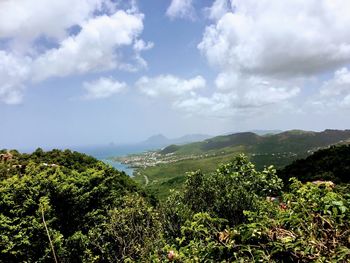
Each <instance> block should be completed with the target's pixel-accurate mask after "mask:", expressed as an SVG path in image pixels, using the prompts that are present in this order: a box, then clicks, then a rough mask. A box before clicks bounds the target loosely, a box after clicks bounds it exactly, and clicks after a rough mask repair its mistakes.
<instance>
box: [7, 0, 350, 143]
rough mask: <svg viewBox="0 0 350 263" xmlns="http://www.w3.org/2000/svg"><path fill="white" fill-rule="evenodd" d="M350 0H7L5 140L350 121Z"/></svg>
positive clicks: (96, 138)
mask: <svg viewBox="0 0 350 263" xmlns="http://www.w3.org/2000/svg"><path fill="white" fill-rule="evenodd" d="M349 14H350V2H349V1H348V0H286V1H280V0H215V1H213V0H212V1H209V0H138V1H137V0H130V1H129V0H124V1H121V0H50V1H47V0H1V1H0V114H1V126H0V127H1V128H0V148H18V149H26V148H36V147H61V148H62V147H69V146H78V145H96V144H108V143H111V142H113V143H116V144H126V143H133V142H137V141H142V140H144V139H146V138H147V137H149V136H152V135H154V134H160V133H161V134H164V135H165V136H167V137H170V138H175V137H179V136H182V135H185V134H194V133H200V134H211V135H217V134H224V133H228V132H238V131H247V130H254V129H279V130H289V129H304V130H316V131H319V130H323V129H327V128H332V129H347V128H349V124H350V118H349V113H350V30H349V28H350V16H349Z"/></svg>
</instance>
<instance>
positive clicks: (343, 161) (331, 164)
mask: <svg viewBox="0 0 350 263" xmlns="http://www.w3.org/2000/svg"><path fill="white" fill-rule="evenodd" d="M278 175H279V176H280V177H281V178H282V179H284V181H285V182H288V180H289V178H292V177H296V178H298V179H299V180H300V181H302V182H308V181H314V180H331V181H333V182H335V183H337V184H339V183H346V184H348V183H350V145H342V146H331V147H329V148H327V149H322V150H319V151H317V152H315V153H314V154H312V155H310V156H309V157H307V158H305V159H300V160H296V161H294V162H293V163H292V164H290V165H288V166H286V167H285V168H284V169H282V170H280V171H278Z"/></svg>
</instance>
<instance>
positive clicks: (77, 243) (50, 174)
mask: <svg viewBox="0 0 350 263" xmlns="http://www.w3.org/2000/svg"><path fill="white" fill-rule="evenodd" d="M12 154H13V157H12V159H11V160H8V161H6V162H2V163H1V164H0V166H1V173H0V233H1V236H0V255H1V256H0V259H1V261H3V262H24V261H27V262H37V261H39V262H49V261H50V262H52V255H53V254H52V251H51V249H50V246H49V239H48V236H47V234H46V232H45V228H44V223H43V221H44V220H43V216H44V219H45V221H46V223H47V226H48V228H49V230H50V235H51V237H50V238H51V239H52V243H53V246H54V248H55V250H56V251H55V253H56V254H57V257H58V258H59V259H60V261H61V262H80V261H81V260H83V259H89V260H88V261H90V259H91V258H96V259H97V258H98V259H101V260H102V261H103V259H105V258H107V256H106V253H107V252H106V251H102V250H101V249H100V248H99V246H98V245H99V244H94V243H93V242H91V240H93V239H92V238H90V236H91V235H92V236H94V235H93V234H94V233H95V232H96V231H97V230H98V229H100V228H103V226H104V225H105V224H106V222H109V221H111V220H113V218H114V217H113V213H114V212H113V211H115V209H119V207H121V206H122V205H124V203H125V202H124V198H125V196H127V195H128V194H131V193H135V192H137V191H138V188H137V186H136V185H135V183H134V182H133V181H132V180H131V179H130V178H129V177H128V176H127V175H125V174H124V173H120V172H118V171H116V170H115V169H113V168H111V167H108V166H106V165H105V164H103V163H102V162H99V161H97V160H95V159H94V158H92V157H89V156H86V155H83V154H79V153H76V152H71V151H64V152H61V151H58V150H54V151H51V152H47V153H45V152H43V151H42V150H41V149H38V150H37V151H36V152H34V153H33V154H31V155H27V154H25V155H21V154H19V153H16V152H12ZM94 237H95V236H94ZM135 253H136V252H135ZM106 262H108V260H106Z"/></svg>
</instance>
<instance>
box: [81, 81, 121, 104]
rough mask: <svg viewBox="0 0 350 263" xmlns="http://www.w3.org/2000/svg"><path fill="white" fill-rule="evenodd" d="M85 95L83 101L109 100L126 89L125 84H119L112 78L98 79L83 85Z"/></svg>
mask: <svg viewBox="0 0 350 263" xmlns="http://www.w3.org/2000/svg"><path fill="white" fill-rule="evenodd" d="M83 86H84V90H85V91H86V94H85V95H84V96H83V99H87V100H95V99H105V98H109V97H111V96H113V95H115V94H117V93H120V92H122V91H123V90H125V89H126V88H127V85H126V83H124V82H119V81H116V80H114V79H113V78H111V77H109V78H100V79H98V80H95V81H91V82H84V84H83Z"/></svg>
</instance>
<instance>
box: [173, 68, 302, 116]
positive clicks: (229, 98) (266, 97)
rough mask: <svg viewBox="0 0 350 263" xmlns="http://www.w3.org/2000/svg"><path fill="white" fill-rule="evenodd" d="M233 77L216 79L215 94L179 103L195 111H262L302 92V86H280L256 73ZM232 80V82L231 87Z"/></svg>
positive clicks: (216, 113)
mask: <svg viewBox="0 0 350 263" xmlns="http://www.w3.org/2000/svg"><path fill="white" fill-rule="evenodd" d="M233 78H234V79H233V80H231V79H230V78H229V77H228V76H227V75H226V76H225V75H219V77H218V79H217V81H216V84H217V91H216V92H214V93H213V94H212V95H211V96H208V97H204V96H196V97H192V98H188V99H183V100H182V101H178V102H177V103H176V104H175V106H176V107H177V108H179V109H182V110H184V111H186V112H188V113H192V114H203V115H207V116H214V117H215V116H219V117H223V116H226V117H231V116H232V115H234V114H249V113H251V112H262V111H264V110H265V109H266V108H267V107H269V108H271V106H273V105H274V106H275V108H276V107H277V108H278V107H280V106H281V104H282V103H284V102H285V101H287V100H289V99H292V98H294V97H296V96H297V95H298V94H299V92H300V88H298V87H280V86H279V84H278V83H272V82H270V81H267V80H263V79H260V78H256V77H251V78H249V79H241V78H240V77H237V76H234V77H233ZM228 84H232V86H229V87H227V86H226V85H228Z"/></svg>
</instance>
